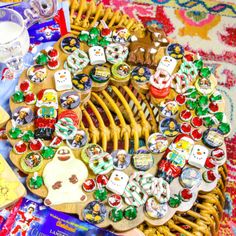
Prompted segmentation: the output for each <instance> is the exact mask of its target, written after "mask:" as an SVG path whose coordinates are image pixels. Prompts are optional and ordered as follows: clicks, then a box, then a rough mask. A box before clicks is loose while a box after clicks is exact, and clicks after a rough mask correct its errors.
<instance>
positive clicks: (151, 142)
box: [147, 133, 169, 154]
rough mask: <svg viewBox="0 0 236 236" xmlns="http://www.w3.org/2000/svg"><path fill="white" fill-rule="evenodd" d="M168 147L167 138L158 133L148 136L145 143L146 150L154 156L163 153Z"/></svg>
mask: <svg viewBox="0 0 236 236" xmlns="http://www.w3.org/2000/svg"><path fill="white" fill-rule="evenodd" d="M168 145H169V144H168V140H167V138H166V137H165V136H163V135H162V134H160V133H154V134H152V135H150V136H149V138H148V142H147V146H148V149H149V150H150V151H151V152H152V153H155V154H159V153H162V152H164V151H165V150H166V149H167V147H168Z"/></svg>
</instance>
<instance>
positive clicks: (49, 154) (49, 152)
mask: <svg viewBox="0 0 236 236" xmlns="http://www.w3.org/2000/svg"><path fill="white" fill-rule="evenodd" d="M41 155H42V157H43V158H44V159H52V158H53V157H54V155H55V151H54V149H53V148H52V147H43V149H42V152H41Z"/></svg>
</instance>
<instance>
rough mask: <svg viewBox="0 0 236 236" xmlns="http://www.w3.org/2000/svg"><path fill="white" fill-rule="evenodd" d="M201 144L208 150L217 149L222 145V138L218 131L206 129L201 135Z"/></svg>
mask: <svg viewBox="0 0 236 236" xmlns="http://www.w3.org/2000/svg"><path fill="white" fill-rule="evenodd" d="M202 140H203V143H204V144H205V145H207V146H208V147H210V148H218V147H220V146H221V145H222V144H223V143H224V136H223V135H222V133H221V132H220V131H219V130H218V129H207V130H206V131H204V133H203V137H202Z"/></svg>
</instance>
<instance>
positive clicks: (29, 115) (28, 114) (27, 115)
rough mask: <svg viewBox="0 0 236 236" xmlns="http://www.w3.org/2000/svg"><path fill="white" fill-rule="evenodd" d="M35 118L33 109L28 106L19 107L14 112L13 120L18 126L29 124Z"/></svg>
mask: <svg viewBox="0 0 236 236" xmlns="http://www.w3.org/2000/svg"><path fill="white" fill-rule="evenodd" d="M33 119H34V114H33V111H32V110H31V109H30V108H28V107H17V108H16V109H15V110H14V111H13V113H12V122H13V123H14V124H15V125H16V126H21V125H26V124H29V123H31V122H32V121H33Z"/></svg>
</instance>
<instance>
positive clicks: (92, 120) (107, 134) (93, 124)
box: [70, 0, 227, 236]
mask: <svg viewBox="0 0 236 236" xmlns="http://www.w3.org/2000/svg"><path fill="white" fill-rule="evenodd" d="M70 19H71V28H72V33H73V34H75V35H78V34H79V33H80V31H81V30H87V29H89V28H91V27H93V26H94V25H95V23H96V22H97V21H100V20H104V21H105V22H106V23H107V25H108V26H109V27H110V28H116V27H126V28H128V29H129V30H130V31H131V33H132V34H135V35H136V36H137V37H142V35H143V34H144V31H145V28H144V26H143V25H142V24H141V23H140V22H138V21H136V20H135V19H131V18H130V17H129V16H128V15H125V14H123V13H122V12H121V11H113V10H112V9H111V8H105V7H104V6H103V4H101V3H100V4H99V5H96V4H95V2H94V1H91V2H86V0H81V1H78V0H73V1H71V5H70ZM98 27H102V26H101V25H98ZM140 101H141V102H140ZM82 111H83V123H82V127H84V128H87V129H88V131H89V134H90V137H91V141H92V142H95V143H100V144H101V145H102V146H103V148H104V149H105V150H106V149H109V143H110V141H111V143H112V145H113V146H112V147H110V148H112V149H117V147H118V145H119V142H120V141H121V142H123V145H124V148H125V149H126V150H128V149H129V148H130V141H129V140H130V139H131V140H133V148H134V150H136V149H137V148H138V147H139V139H140V138H143V139H144V140H146V139H147V137H148V136H149V134H150V133H151V132H155V131H157V121H156V118H155V117H157V112H158V111H157V109H155V107H154V106H153V105H152V104H151V103H150V98H149V97H148V96H145V95H143V94H142V93H140V92H138V91H137V90H136V89H135V88H134V87H133V86H132V85H130V86H122V87H119V88H117V87H116V86H109V87H108V88H107V89H106V90H104V91H102V92H100V93H92V94H91V99H90V101H89V102H88V103H87V104H86V105H85V106H84V107H83V108H82ZM91 113H92V114H93V115H92V116H91ZM117 119H118V120H119V123H117V121H116V120H117ZM219 173H220V176H221V178H220V179H219V181H218V185H217V187H216V188H215V189H214V190H213V191H211V192H209V193H205V192H200V193H199V194H198V198H197V200H196V202H195V204H194V206H193V207H192V208H191V210H189V211H187V212H184V213H176V214H175V215H174V216H173V217H172V219H171V220H169V221H168V222H167V223H166V224H164V225H163V226H158V227H153V226H149V225H148V224H147V223H143V224H141V225H140V226H139V227H138V228H139V229H140V230H142V231H143V232H144V233H145V235H148V236H154V235H168V236H171V235H186V236H193V235H199V236H200V235H217V232H218V230H219V226H220V220H221V218H222V215H223V207H224V202H225V196H224V192H225V184H226V176H227V169H226V165H224V166H222V167H220V168H219Z"/></svg>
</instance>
